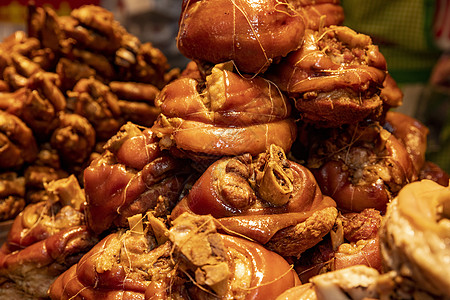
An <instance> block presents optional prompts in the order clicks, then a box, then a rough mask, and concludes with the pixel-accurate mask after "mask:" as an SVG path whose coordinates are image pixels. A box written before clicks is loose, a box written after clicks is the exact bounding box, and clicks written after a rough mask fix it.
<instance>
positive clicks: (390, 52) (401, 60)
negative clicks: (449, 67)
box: [341, 0, 440, 84]
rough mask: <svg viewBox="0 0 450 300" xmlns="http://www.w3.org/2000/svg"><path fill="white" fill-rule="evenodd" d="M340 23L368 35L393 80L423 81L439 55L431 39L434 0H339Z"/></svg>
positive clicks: (425, 80) (398, 81)
mask: <svg viewBox="0 0 450 300" xmlns="http://www.w3.org/2000/svg"><path fill="white" fill-rule="evenodd" d="M341 4H342V6H343V7H344V13H345V22H344V25H345V26H348V27H350V28H352V29H353V30H355V31H357V32H359V33H364V34H367V35H369V36H371V37H372V41H373V43H374V44H376V45H378V46H379V48H380V51H381V53H383V55H384V56H385V57H386V61H387V63H388V70H389V73H390V74H391V75H392V77H393V78H394V79H395V80H396V81H397V83H399V84H401V83H414V82H423V83H425V82H427V81H428V78H429V76H430V73H431V69H432V68H433V66H434V64H435V63H436V61H437V59H438V58H439V56H440V51H439V50H438V49H437V48H436V47H435V44H434V42H433V31H432V25H433V16H434V11H435V1H434V0H385V1H383V0H366V1H364V0H363V1H361V0H341Z"/></svg>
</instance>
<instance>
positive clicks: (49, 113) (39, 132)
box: [20, 72, 66, 140]
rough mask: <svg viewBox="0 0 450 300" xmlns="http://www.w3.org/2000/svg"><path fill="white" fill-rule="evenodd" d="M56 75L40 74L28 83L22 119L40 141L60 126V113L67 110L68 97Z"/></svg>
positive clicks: (31, 78)
mask: <svg viewBox="0 0 450 300" xmlns="http://www.w3.org/2000/svg"><path fill="white" fill-rule="evenodd" d="M55 75H56V74H53V73H44V72H39V73H36V74H35V75H33V76H32V77H30V79H29V80H28V82H27V89H26V95H27V97H26V99H25V102H24V106H23V110H22V113H21V115H20V117H21V119H22V120H23V121H24V122H25V123H26V124H27V125H28V126H29V127H30V128H31V129H32V130H33V133H34V134H35V135H36V137H37V138H38V139H39V140H45V139H47V138H48V137H49V135H51V133H52V131H53V130H54V129H55V128H56V127H57V126H58V125H59V124H58V123H59V118H58V113H59V112H62V111H63V110H64V109H65V108H66V97H65V96H64V94H63V93H62V92H61V90H60V89H59V87H58V85H59V81H58V78H57V76H55Z"/></svg>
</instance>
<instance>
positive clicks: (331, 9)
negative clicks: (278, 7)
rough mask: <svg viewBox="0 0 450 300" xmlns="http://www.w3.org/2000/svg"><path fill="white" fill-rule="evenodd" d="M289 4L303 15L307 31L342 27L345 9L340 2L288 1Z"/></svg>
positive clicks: (328, 0) (330, 0)
mask: <svg viewBox="0 0 450 300" xmlns="http://www.w3.org/2000/svg"><path fill="white" fill-rule="evenodd" d="M288 2H289V4H291V5H293V6H294V8H295V9H296V10H297V11H298V12H299V13H300V14H301V15H302V17H303V21H304V23H305V25H306V28H307V29H312V30H319V29H320V28H321V27H328V26H331V25H341V24H342V22H344V9H343V8H342V6H341V5H340V1H339V0H319V1H317V0H312V1H311V0H288Z"/></svg>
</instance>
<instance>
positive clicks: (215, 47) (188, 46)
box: [177, 0, 305, 73]
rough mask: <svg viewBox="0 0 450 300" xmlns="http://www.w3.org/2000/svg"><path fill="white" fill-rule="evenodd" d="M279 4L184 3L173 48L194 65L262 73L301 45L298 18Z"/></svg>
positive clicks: (244, 0) (271, 0) (274, 0)
mask: <svg viewBox="0 0 450 300" xmlns="http://www.w3.org/2000/svg"><path fill="white" fill-rule="evenodd" d="M287 2H288V1H285V0H281V1H280V0H263V1H250V0H232V1H230V0H213V1H210V0H208V1H204V0H203V1H191V0H184V1H183V6H182V13H181V17H180V21H179V25H180V26H179V31H178V37H177V46H178V49H179V50H180V52H181V53H182V54H183V55H185V56H186V57H188V58H190V59H192V60H194V61H196V62H199V63H201V62H208V63H212V64H218V63H223V62H226V61H229V60H232V61H233V63H234V64H235V66H236V68H237V70H238V71H239V72H242V73H262V72H264V70H265V69H267V67H268V66H269V65H270V64H271V63H272V62H273V61H274V60H275V61H276V60H278V59H279V58H280V57H282V56H285V55H286V54H288V53H289V52H290V51H293V50H296V49H297V48H298V47H300V45H301V44H302V41H303V34H304V30H305V25H304V23H303V18H302V17H301V15H300V14H299V13H298V12H296V11H295V10H294V9H293V7H292V6H290V5H289V4H288V3H287Z"/></svg>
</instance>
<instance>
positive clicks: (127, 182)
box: [84, 123, 188, 233]
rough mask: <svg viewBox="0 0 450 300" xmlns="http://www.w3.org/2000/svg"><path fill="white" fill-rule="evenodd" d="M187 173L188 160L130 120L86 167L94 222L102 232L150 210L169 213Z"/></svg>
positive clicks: (89, 208)
mask: <svg viewBox="0 0 450 300" xmlns="http://www.w3.org/2000/svg"><path fill="white" fill-rule="evenodd" d="M187 172H188V168H187V167H186V164H185V163H183V162H182V161H179V160H177V159H174V158H173V157H171V156H169V155H167V153H165V152H163V151H162V150H161V149H160V148H159V146H158V138H157V137H156V136H155V134H154V133H153V132H152V131H151V130H150V129H148V128H143V129H140V128H139V127H138V126H136V125H134V124H132V123H127V124H125V125H124V126H123V127H122V128H121V131H119V132H118V133H117V134H116V135H115V136H114V137H112V138H111V139H110V140H109V141H108V143H107V144H106V145H105V151H104V152H103V154H102V155H101V156H100V157H98V158H97V159H95V160H94V161H93V162H92V163H91V164H90V166H89V167H88V168H86V169H85V171H84V187H85V191H86V198H87V208H86V214H87V220H88V225H89V227H90V228H91V230H93V231H94V232H96V233H101V232H103V231H105V230H107V229H109V228H110V227H111V226H113V225H114V227H123V226H125V225H126V224H127V218H128V217H131V216H133V215H135V214H137V213H144V212H146V211H147V210H156V211H157V215H158V216H165V215H167V214H169V211H170V209H171V208H172V207H173V206H174V205H175V203H176V202H177V201H178V197H179V194H180V192H181V190H182V188H183V184H184V180H185V177H186V176H187Z"/></svg>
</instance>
